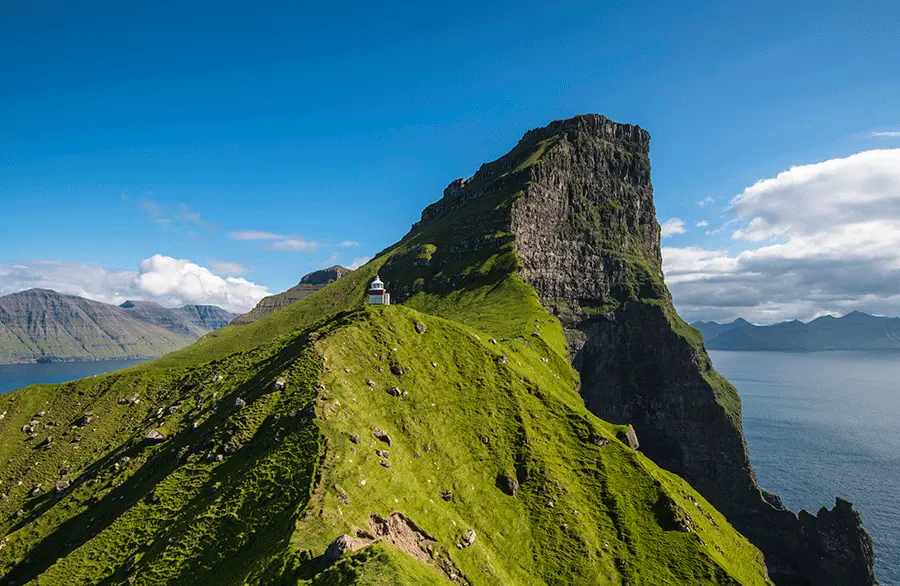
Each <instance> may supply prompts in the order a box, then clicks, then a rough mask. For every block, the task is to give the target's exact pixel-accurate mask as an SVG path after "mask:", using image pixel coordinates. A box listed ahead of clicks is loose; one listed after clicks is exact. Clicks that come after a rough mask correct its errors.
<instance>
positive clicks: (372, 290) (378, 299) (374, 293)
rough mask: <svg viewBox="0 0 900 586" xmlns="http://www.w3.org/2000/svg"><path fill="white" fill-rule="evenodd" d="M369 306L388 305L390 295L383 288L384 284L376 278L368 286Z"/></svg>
mask: <svg viewBox="0 0 900 586" xmlns="http://www.w3.org/2000/svg"><path fill="white" fill-rule="evenodd" d="M368 293H369V305H390V304H391V294H390V293H388V292H387V291H386V290H385V288H384V283H382V282H381V279H379V278H378V276H377V275H376V276H375V280H374V281H372V282H371V283H370V284H369V291H368Z"/></svg>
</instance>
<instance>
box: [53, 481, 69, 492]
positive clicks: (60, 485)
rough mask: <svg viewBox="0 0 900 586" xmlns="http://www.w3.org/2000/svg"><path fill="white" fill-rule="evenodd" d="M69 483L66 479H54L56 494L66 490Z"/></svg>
mask: <svg viewBox="0 0 900 586" xmlns="http://www.w3.org/2000/svg"><path fill="white" fill-rule="evenodd" d="M70 485H71V483H70V482H69V481H68V480H57V481H56V494H62V493H64V492H66V490H68V488H69V486H70Z"/></svg>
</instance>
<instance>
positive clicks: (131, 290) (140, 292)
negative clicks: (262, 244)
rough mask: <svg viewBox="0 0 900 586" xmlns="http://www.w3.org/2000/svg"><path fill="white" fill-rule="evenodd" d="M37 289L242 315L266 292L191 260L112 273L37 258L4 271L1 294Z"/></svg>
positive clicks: (151, 262) (0, 270) (162, 259)
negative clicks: (215, 307)
mask: <svg viewBox="0 0 900 586" xmlns="http://www.w3.org/2000/svg"><path fill="white" fill-rule="evenodd" d="M33 287H38V288H42V289H52V290H54V291H58V292H60V293H67V294H70V295H78V296H80V297H87V298H88V299H93V300H96V301H102V302H104V303H113V304H119V303H122V302H123V301H125V300H127V299H134V300H146V301H155V302H157V303H160V304H162V305H165V306H168V307H177V306H181V305H185V304H203V305H218V306H220V307H223V308H225V309H227V310H229V311H234V312H238V313H243V312H247V311H249V310H250V309H252V308H253V307H254V306H255V305H256V304H257V302H259V300H260V299H262V298H263V297H265V296H266V295H268V294H269V293H268V289H267V288H266V287H264V286H262V285H257V284H256V283H252V282H250V281H247V280H246V279H243V278H237V277H227V278H223V277H220V276H218V275H216V274H215V273H213V272H212V271H210V270H209V269H207V268H205V267H202V266H199V265H197V264H194V263H192V262H190V261H187V260H179V259H175V258H172V257H169V256H163V255H159V254H157V255H154V256H152V257H151V258H148V259H145V260H143V261H141V263H140V266H139V267H138V270H137V271H121V270H118V271H117V270H109V269H105V268H102V267H97V266H92V265H87V264H83V263H78V262H71V261H61V260H34V261H26V262H22V263H17V264H15V265H9V266H3V267H0V294H3V295H6V294H9V293H15V292H17V291H22V290H25V289H30V288H33Z"/></svg>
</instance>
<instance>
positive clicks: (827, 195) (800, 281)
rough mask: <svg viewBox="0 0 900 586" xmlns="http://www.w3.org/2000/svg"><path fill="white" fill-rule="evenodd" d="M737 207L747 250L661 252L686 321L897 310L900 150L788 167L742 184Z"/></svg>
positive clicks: (739, 234) (738, 237)
mask: <svg viewBox="0 0 900 586" xmlns="http://www.w3.org/2000/svg"><path fill="white" fill-rule="evenodd" d="M731 211H732V213H733V214H734V215H735V217H734V218H733V219H732V220H729V221H728V222H726V225H734V224H735V223H738V224H740V225H739V226H735V228H736V229H735V230H734V232H733V234H732V238H733V240H732V241H733V242H734V243H735V244H736V245H738V244H740V245H742V246H744V247H745V248H744V250H735V251H732V252H729V251H725V250H704V249H701V248H672V247H669V248H664V249H663V259H664V262H663V265H664V269H665V272H666V281H667V282H668V283H669V285H670V287H671V289H672V293H673V296H674V299H675V302H676V305H677V306H678V308H679V311H681V312H682V313H683V314H684V316H685V318H686V319H689V320H694V319H733V318H734V317H738V316H741V317H744V318H746V319H749V320H750V321H754V322H760V323H766V322H772V321H780V320H784V319H794V318H798V319H809V318H812V317H815V316H816V315H823V314H825V313H837V314H843V313H846V312H848V311H851V310H853V309H859V310H861V311H868V312H872V313H879V314H888V315H900V149H893V150H873V151H865V152H862V153H859V154H856V155H853V156H850V157H846V158H840V159H831V160H828V161H824V162H821V163H815V164H812V165H802V166H798V167H792V168H791V169H789V170H787V171H784V172H782V173H779V174H778V175H776V176H775V177H773V178H769V179H764V180H762V181H759V182H757V183H755V184H754V185H752V186H750V187H748V188H747V189H745V190H744V191H743V192H742V193H741V194H740V195H738V196H737V197H735V198H734V199H733V200H732V208H731Z"/></svg>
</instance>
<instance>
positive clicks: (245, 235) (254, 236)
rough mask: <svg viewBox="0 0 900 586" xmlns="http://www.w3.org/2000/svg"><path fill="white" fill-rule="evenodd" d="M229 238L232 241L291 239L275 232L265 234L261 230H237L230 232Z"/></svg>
mask: <svg viewBox="0 0 900 586" xmlns="http://www.w3.org/2000/svg"><path fill="white" fill-rule="evenodd" d="M228 237H229V238H231V239H232V240H284V239H286V238H290V236H288V235H286V234H275V233H273V232H263V231H261V230H236V231H234V232H230V233H229V234H228Z"/></svg>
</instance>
